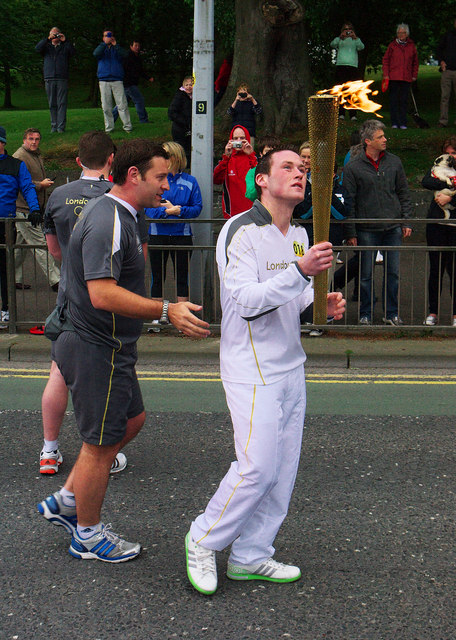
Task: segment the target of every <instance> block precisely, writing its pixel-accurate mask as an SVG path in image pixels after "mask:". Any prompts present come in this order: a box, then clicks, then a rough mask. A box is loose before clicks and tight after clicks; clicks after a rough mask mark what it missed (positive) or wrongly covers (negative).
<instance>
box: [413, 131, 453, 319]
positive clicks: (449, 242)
mask: <svg viewBox="0 0 456 640" xmlns="http://www.w3.org/2000/svg"><path fill="white" fill-rule="evenodd" d="M442 153H448V154H449V155H450V156H453V158H455V159H456V136H450V137H449V138H447V139H446V140H445V142H444V143H443V145H442ZM421 184H422V186H423V187H424V188H425V189H430V190H431V191H440V190H441V189H445V188H448V185H447V183H446V182H442V181H441V180H439V179H438V178H436V177H434V175H433V172H432V169H431V170H429V171H428V172H427V174H426V175H425V176H424V178H423V180H422V181H421ZM449 202H451V204H452V205H453V206H454V207H456V196H453V197H451V196H448V195H444V194H443V193H437V194H435V196H434V199H433V200H432V202H431V204H430V207H429V211H428V215H427V217H428V218H434V219H435V218H437V219H444V218H445V212H444V210H443V209H442V207H443V206H445V205H446V204H448V203H449ZM450 220H453V222H449V223H440V222H435V223H429V224H428V225H427V226H426V240H427V244H428V246H429V247H456V208H455V209H452V210H450ZM455 263H456V253H455V252H454V251H430V252H429V281H428V297H429V314H428V316H427V317H426V319H425V321H424V324H425V325H428V326H434V325H436V324H437V322H438V320H439V311H440V298H441V294H442V284H443V276H444V274H445V271H446V272H447V273H448V277H449V280H450V297H451V302H452V314H453V315H452V320H451V324H452V326H453V327H456V291H455V283H456V279H455V274H456V264H455Z"/></svg>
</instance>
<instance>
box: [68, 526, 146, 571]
mask: <svg viewBox="0 0 456 640" xmlns="http://www.w3.org/2000/svg"><path fill="white" fill-rule="evenodd" d="M69 552H70V554H71V555H72V556H73V557H74V558H78V559H79V560H102V561H103V562H112V563H117V562H127V561H128V560H133V558H136V556H138V555H139V554H140V553H141V545H140V544H139V542H127V541H126V540H124V539H123V538H121V537H120V536H118V535H117V534H116V533H114V532H113V531H112V530H111V525H110V524H107V525H104V524H103V525H101V529H100V531H97V533H94V534H93V535H92V536H91V537H90V538H87V539H83V538H80V537H79V536H78V532H77V530H76V531H75V532H74V533H73V537H72V538H71V545H70V548H69Z"/></svg>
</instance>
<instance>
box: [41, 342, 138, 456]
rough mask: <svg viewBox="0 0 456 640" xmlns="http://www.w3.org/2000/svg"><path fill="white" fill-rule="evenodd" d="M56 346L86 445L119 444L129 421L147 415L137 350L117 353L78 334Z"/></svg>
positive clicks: (56, 358)
mask: <svg viewBox="0 0 456 640" xmlns="http://www.w3.org/2000/svg"><path fill="white" fill-rule="evenodd" d="M53 344H54V345H55V348H54V353H53V355H54V356H55V362H56V363H57V366H58V367H59V369H60V371H61V373H62V375H63V378H64V380H65V382H66V385H67V387H68V388H69V389H70V391H71V398H72V400H73V406H74V412H75V416H76V422H77V425H78V429H79V432H80V434H81V437H82V439H83V441H84V442H87V443H88V444H95V445H113V444H117V443H118V442H120V441H121V440H122V438H123V437H124V435H125V431H126V428H127V421H128V420H129V419H130V418H135V417H136V416H138V415H139V414H140V413H142V412H143V411H144V404H143V400H142V396H141V390H140V388H139V383H138V378H137V376H136V371H135V364H136V349H134V350H131V351H129V352H125V351H123V350H121V351H115V350H114V349H112V348H111V347H108V346H107V345H99V344H92V343H91V342H87V341H86V340H82V338H80V337H79V335H78V334H77V333H76V332H75V331H65V332H63V333H62V334H60V336H59V337H58V339H57V340H56V341H55V342H54V343H53Z"/></svg>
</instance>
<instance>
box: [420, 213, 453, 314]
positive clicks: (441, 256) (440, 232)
mask: <svg viewBox="0 0 456 640" xmlns="http://www.w3.org/2000/svg"><path fill="white" fill-rule="evenodd" d="M426 240H427V243H428V246H429V247H456V227H451V226H448V225H444V224H428V225H427V228H426ZM455 263H456V253H455V252H453V251H430V252H429V280H428V295H429V313H435V315H438V313H439V300H440V295H441V293H442V284H443V276H444V275H445V271H446V272H447V273H448V277H449V279H450V296H451V299H452V308H453V315H456V292H455V289H454V287H455V273H456V269H455Z"/></svg>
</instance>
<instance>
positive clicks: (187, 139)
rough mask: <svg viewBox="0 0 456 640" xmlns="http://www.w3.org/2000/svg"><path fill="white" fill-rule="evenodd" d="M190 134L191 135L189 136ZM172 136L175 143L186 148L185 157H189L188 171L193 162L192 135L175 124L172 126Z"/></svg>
mask: <svg viewBox="0 0 456 640" xmlns="http://www.w3.org/2000/svg"><path fill="white" fill-rule="evenodd" d="M187 134H190V135H187ZM171 136H172V138H173V141H174V142H178V143H179V144H180V145H182V146H183V147H184V151H185V155H186V157H187V169H189V168H190V163H191V160H192V135H191V132H190V131H187V130H186V129H184V128H183V127H180V126H179V125H177V124H176V123H175V122H173V124H172V125H171Z"/></svg>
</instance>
